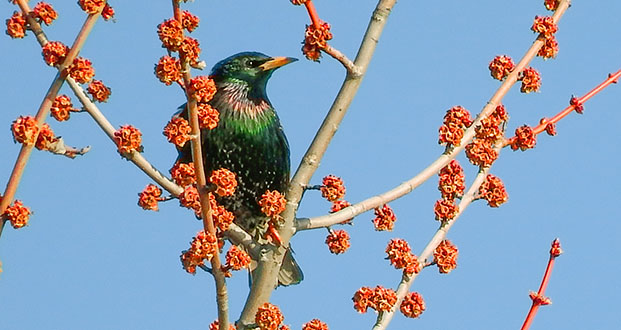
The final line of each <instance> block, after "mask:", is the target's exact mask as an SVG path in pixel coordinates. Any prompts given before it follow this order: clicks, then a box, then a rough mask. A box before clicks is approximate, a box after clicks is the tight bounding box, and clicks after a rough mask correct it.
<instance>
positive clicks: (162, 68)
mask: <svg viewBox="0 0 621 330" xmlns="http://www.w3.org/2000/svg"><path fill="white" fill-rule="evenodd" d="M155 76H156V77H157V78H158V79H159V80H160V81H161V82H163V83H164V84H166V85H168V86H170V85H171V84H172V83H174V82H175V81H178V80H180V79H181V63H180V62H179V60H178V59H176V58H174V57H170V56H162V57H161V58H160V60H159V62H157V64H156V65H155Z"/></svg>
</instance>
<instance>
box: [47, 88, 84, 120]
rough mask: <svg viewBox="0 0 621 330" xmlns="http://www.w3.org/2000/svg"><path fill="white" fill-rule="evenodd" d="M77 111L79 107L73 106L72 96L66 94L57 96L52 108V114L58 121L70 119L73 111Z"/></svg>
mask: <svg viewBox="0 0 621 330" xmlns="http://www.w3.org/2000/svg"><path fill="white" fill-rule="evenodd" d="M77 111H78V110H77V109H74V108H73V103H71V98H70V97H69V96H67V95H64V94H63V95H58V96H56V98H55V99H54V102H52V107H51V108H50V114H51V115H52V117H54V119H56V120H58V121H65V120H69V116H70V114H71V112H77Z"/></svg>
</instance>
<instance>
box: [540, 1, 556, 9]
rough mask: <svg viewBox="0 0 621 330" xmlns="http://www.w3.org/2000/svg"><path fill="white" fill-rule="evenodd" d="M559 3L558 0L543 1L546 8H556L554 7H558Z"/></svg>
mask: <svg viewBox="0 0 621 330" xmlns="http://www.w3.org/2000/svg"><path fill="white" fill-rule="evenodd" d="M559 3H560V0H544V1H543V5H544V6H546V9H547V10H556V8H558V5H559Z"/></svg>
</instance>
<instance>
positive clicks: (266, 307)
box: [254, 303, 285, 330]
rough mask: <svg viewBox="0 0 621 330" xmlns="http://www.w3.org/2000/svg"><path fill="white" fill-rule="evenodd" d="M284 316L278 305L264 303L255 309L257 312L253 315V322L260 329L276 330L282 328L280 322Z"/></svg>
mask: <svg viewBox="0 0 621 330" xmlns="http://www.w3.org/2000/svg"><path fill="white" fill-rule="evenodd" d="M284 320H285V317H284V316H283V315H282V312H281V311H280V309H279V308H278V306H276V305H273V304H270V303H264V304H263V305H261V307H259V308H258V309H257V313H256V314H255V316H254V322H255V324H256V325H257V326H258V327H259V329H260V330H277V329H279V328H280V329H283V325H282V322H283V321H284Z"/></svg>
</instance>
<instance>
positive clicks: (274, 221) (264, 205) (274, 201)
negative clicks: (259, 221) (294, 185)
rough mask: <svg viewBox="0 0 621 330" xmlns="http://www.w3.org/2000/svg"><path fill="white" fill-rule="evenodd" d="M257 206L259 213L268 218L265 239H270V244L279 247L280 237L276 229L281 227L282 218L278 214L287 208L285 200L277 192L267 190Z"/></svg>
mask: <svg viewBox="0 0 621 330" xmlns="http://www.w3.org/2000/svg"><path fill="white" fill-rule="evenodd" d="M259 206H261V212H263V214H265V215H267V216H268V217H270V219H269V221H268V223H267V224H268V228H267V231H266V232H265V236H266V238H267V237H269V238H271V240H272V242H274V243H275V244H277V245H280V243H281V240H280V235H279V234H278V231H277V230H276V228H279V227H280V225H281V220H282V218H281V217H280V214H281V213H282V212H283V211H284V210H285V207H286V206H287V200H286V199H285V196H284V195H282V194H281V193H280V192H279V191H278V190H267V191H266V192H265V193H264V194H263V195H262V196H261V200H259Z"/></svg>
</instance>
